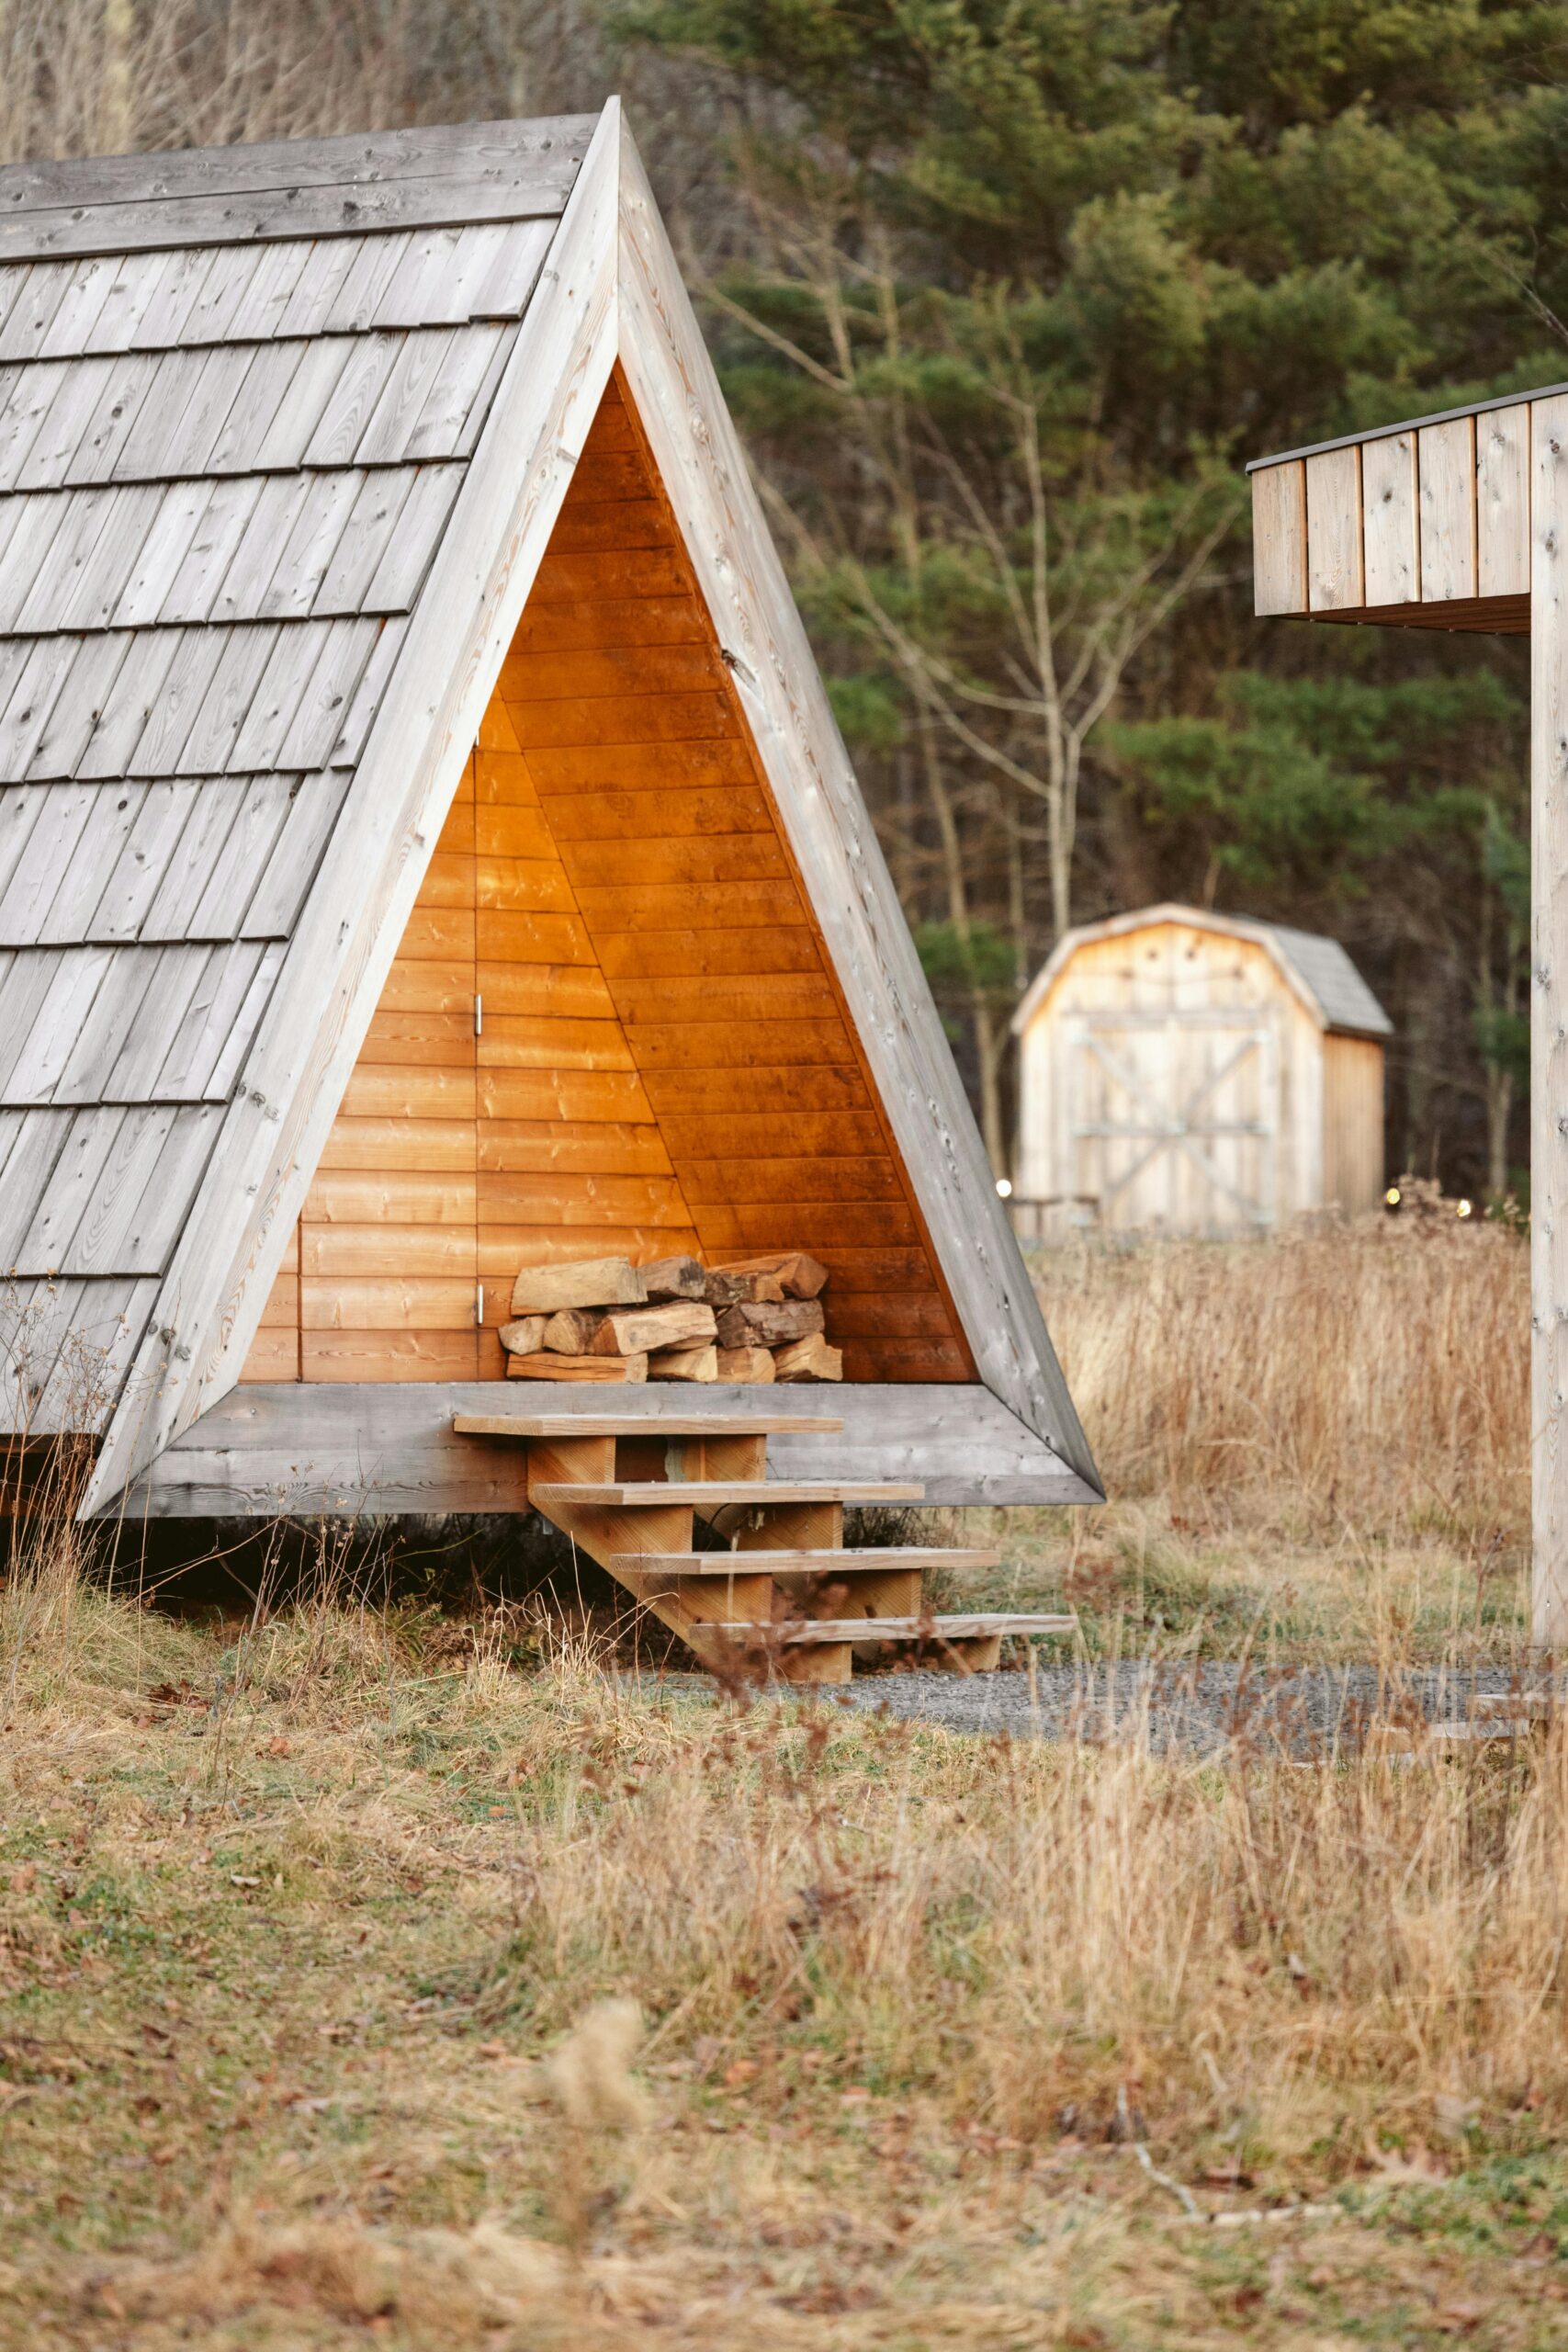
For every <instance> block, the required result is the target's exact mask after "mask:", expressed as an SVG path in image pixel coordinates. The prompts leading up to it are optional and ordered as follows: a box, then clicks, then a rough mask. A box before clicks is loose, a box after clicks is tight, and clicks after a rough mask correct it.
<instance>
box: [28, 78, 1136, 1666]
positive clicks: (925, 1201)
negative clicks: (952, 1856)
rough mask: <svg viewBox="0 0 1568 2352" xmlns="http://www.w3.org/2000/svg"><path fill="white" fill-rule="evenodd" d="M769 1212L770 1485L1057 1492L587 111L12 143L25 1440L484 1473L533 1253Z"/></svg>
mask: <svg viewBox="0 0 1568 2352" xmlns="http://www.w3.org/2000/svg"><path fill="white" fill-rule="evenodd" d="M802 1248H804V1249H807V1250H811V1251H813V1252H814V1253H815V1254H816V1255H817V1256H818V1258H820V1259H821V1261H823V1262H824V1263H825V1264H827V1265H828V1266H829V1271H830V1287H829V1292H828V1293H827V1302H828V1317H829V1329H828V1336H829V1339H830V1340H834V1341H835V1342H836V1343H837V1344H838V1345H840V1347H841V1348H842V1350H843V1352H844V1365H845V1374H846V1381H845V1385H844V1386H843V1387H841V1388H836V1389H834V1390H833V1391H832V1392H831V1397H832V1404H833V1419H831V1420H822V1419H817V1420H815V1421H813V1420H812V1419H811V1418H810V1417H809V1416H807V1417H805V1418H801V1417H799V1416H796V1417H795V1419H791V1418H790V1417H788V1416H784V1417H783V1418H782V1419H780V1417H777V1416H775V1417H774V1419H773V1433H774V1434H775V1435H776V1436H777V1438H778V1440H779V1444H778V1449H777V1454H778V1462H779V1465H780V1467H781V1469H782V1470H784V1472H785V1473H787V1474H788V1475H790V1476H794V1477H795V1478H797V1479H798V1478H801V1477H803V1476H811V1475H812V1474H813V1473H816V1472H819V1471H820V1469H821V1467H822V1466H823V1464H824V1461H825V1460H826V1459H828V1458H829V1457H830V1459H831V1463H832V1465H833V1467H834V1468H835V1470H837V1471H839V1472H840V1473H844V1472H849V1473H852V1474H853V1476H856V1477H858V1478H860V1479H862V1480H863V1479H866V1478H868V1477H869V1478H882V1479H886V1478H888V1477H894V1476H908V1473H909V1471H910V1470H911V1469H914V1470H916V1471H917V1472H918V1473H919V1476H921V1478H922V1480H923V1483H924V1487H925V1491H926V1495H927V1498H929V1499H933V1500H943V1501H952V1502H959V1503H962V1502H982V1501H1004V1500H1037V1501H1064V1502H1066V1501H1082V1500H1092V1499H1096V1498H1098V1496H1099V1492H1100V1489H1099V1485H1098V1481H1097V1478H1096V1476H1095V1471H1094V1465H1093V1463H1092V1460H1091V1458H1090V1456H1089V1450H1088V1448H1087V1446H1086V1444H1085V1442H1084V1439H1083V1435H1082V1432H1081V1430H1080V1429H1079V1427H1078V1423H1077V1418H1076V1416H1075V1414H1074V1411H1073V1408H1072V1405H1071V1402H1070V1400H1069V1398H1068V1397H1067V1393H1066V1387H1065V1385H1064V1384H1063V1381H1062V1378H1061V1374H1060V1373H1059V1371H1058V1369H1057V1366H1056V1363H1055V1357H1054V1355H1053V1352H1052V1350H1051V1345H1050V1341H1049V1339H1048V1337H1047V1335H1046V1331H1045V1328H1044V1325H1043V1321H1042V1318H1041V1315H1040V1311H1039V1308H1038V1306H1037V1304H1036V1301H1035V1297H1034V1294H1033V1291H1032V1286H1031V1283H1030V1282H1029V1279H1028V1277H1027V1274H1026V1273H1025V1271H1024V1269H1023V1266H1022V1263H1021V1260H1020V1257H1019V1254H1018V1250H1017V1248H1016V1245H1015V1243H1014V1241H1013V1238H1012V1235H1011V1232H1010V1227H1009V1226H1008V1224H1007V1221H1006V1217H1005V1215H1004V1213H1003V1211H1002V1209H1001V1206H1000V1204H999V1203H998V1200H997V1198H996V1194H995V1190H994V1186H993V1183H992V1180H991V1175H990V1171H989V1170H988V1168H987V1162H986V1159H985V1156H984V1153H983V1150H982V1148H981V1146H980V1143H979V1139H978V1137H977V1136H976V1131H975V1127H974V1123H973V1120H972V1117H971V1114H970V1112H969V1109H968V1106H967V1103H966V1102H965V1099H964V1092H963V1089H962V1085H961V1083H960V1081H959V1080H958V1077H957V1075H956V1072H955V1070H954V1069H953V1062H952V1058H951V1056H950V1054H949V1051H948V1048H947V1046H946V1043H945V1040H944V1038H943V1035H942V1025H941V1023H940V1021H939V1019H938V1017H937V1015H936V1013H935V1011H934V1008H933V1006H932V1004H931V998H930V994H929V991H928V989H927V988H926V985H925V982H924V979H923V977H922V975H921V972H920V969H919V963H918V960H917V958H916V956H915V954H914V951H913V947H912V944H911V943H910V940H909V937H908V931H907V928H906V926H905V923H904V921H903V917H902V915H901V912H900V910H899V907H898V904H897V898H896V896H895V894H894V892H893V889H892V887H891V884H890V882H889V878H888V876H887V873H886V867H885V865H884V864H883V860H882V858H881V855H880V854H879V851H878V849H877V845H876V842H875V838H874V833H873V831H872V828H871V825H870V823H869V821H868V820H867V816H866V813H865V809H864V807H863V802H862V800H861V797H860V793H859V790H858V787H857V785H856V782H855V779H854V776H853V775H852V770H851V767H850V763H849V760H848V757H847V755H846V753H845V751H844V748H843V745H842V742H841V741H840V737H839V735H838V732H837V730H836V729H835V726H834V724H833V720H832V718H831V715H830V712H829V705H828V701H827V697H826V695H825V693H824V690H823V687H822V684H821V681H820V679H819V677H818V673H817V670H816V666H815V663H814V662H813V660H812V656H811V653H810V650H809V648H808V645H807V639H806V636H805V633H804V630H803V629H802V627H801V624H800V621H799V618H798V616H797V614H796V612H795V606H794V604H793V602H792V600H791V597H790V594H789V592H788V588H787V585H786V582H785V580H784V573H783V571H782V568H781V566H780V564H779V561H778V558H777V555H776V553H775V551H774V549H773V546H772V544H771V541H770V539H769V537H768V533H767V530H766V527H765V525H764V523H763V521H762V517H761V510H760V506H759V503H758V501H757V499H756V496H755V494H754V492H753V491H752V488H751V486H750V481H749V479H748V476H747V472H746V467H745V462H744V458H743V456H742V453H741V450H740V447H739V443H738V441H737V438H736V435H735V432H734V429H733V427H732V424H731V423H730V420H729V418H728V414H727V413H726V410H725V406H724V402H723V400H722V397H721V395H720V392H719V390H718V386H717V382H716V378H715V376H714V373H713V370H712V368H711V366H710V365H709V362H708V359H707V357H706V355H705V351H704V348H703V345H702V341H701V337H700V334H699V332H698V329H697V326H696V322H695V320H694V316H693V313H692V310H691V307H690V304H689V302H688V300H687V297H686V295H685V293H684V290H683V288H682V285H681V280H680V275H679V271H678V268H677V266H676V263H675V260H674V257H673V254H672V253H671V246H670V243H669V241H668V238H667V236H666V233H665V232H664V229H663V227H662V224H661V223H660V219H659V215H658V212H657V210H656V209H655V206H654V204H653V201H652V198H651V196H650V194H649V188H648V185H647V181H646V179H645V177H644V175H643V171H642V167H641V164H640V163H639V161H638V159H637V153H636V151H635V148H634V146H633V144H632V142H631V140H630V138H629V136H628V134H627V132H626V129H625V127H624V124H623V122H622V119H621V115H620V110H619V107H618V106H617V105H616V104H615V103H614V102H612V103H611V104H610V105H609V106H607V107H605V108H604V112H603V113H602V114H600V115H598V116H596V117H587V118H571V119H555V120H549V121H540V122H530V123H492V124H487V125H479V126H470V127H464V128H457V129H450V130H414V131H407V132H396V133H389V134H378V135H376V136H372V137H366V138H357V139H344V140H333V141H321V142H310V143H307V144H302V145H297V146H296V145H288V146H280V147H268V148H238V149H231V150H216V151H211V152H197V153H188V154H178V155H160V156H152V157H141V158H134V157H131V158H117V159H110V160H101V161H88V162H85V163H62V164H28V165H23V166H17V167H15V168H12V169H9V170H7V171H6V172H4V173H0V1404H3V1406H4V1408H5V1412H4V1418H5V1419H6V1421H7V1423H8V1425H9V1426H10V1427H11V1428H12V1429H13V1430H16V1431H19V1432H22V1433H24V1434H25V1435H26V1436H27V1437H28V1439H41V1438H46V1437H48V1436H49V1435H50V1434H51V1432H56V1431H61V1430H87V1431H88V1432H89V1433H91V1434H92V1435H93V1437H94V1438H95V1439H96V1466H95V1469H94V1472H93V1476H92V1480H91V1484H90V1487H89V1488H88V1491H87V1494H86V1498H85V1505H84V1508H85V1510H88V1511H92V1512H101V1511H105V1510H120V1509H130V1510H150V1511H152V1512H176V1513H177V1512H185V1513H211V1512H216V1513H224V1512H231V1511H252V1512H265V1513H271V1512H274V1511H276V1510H279V1509H288V1510H296V1511H301V1512H316V1511H340V1512H349V1511H355V1510H376V1511H383V1512H393V1511H400V1510H512V1509H515V1508H517V1507H518V1506H519V1503H520V1501H521V1500H522V1499H523V1497H524V1493H525V1489H524V1487H522V1485H521V1484H520V1482H519V1478H518V1476H517V1474H516V1471H515V1469H514V1467H513V1462H514V1460H515V1456H508V1455H506V1454H505V1453H503V1452H502V1451H498V1450H497V1449H496V1448H495V1447H494V1446H493V1445H488V1446H487V1445H486V1444H484V1443H482V1442H476V1439H477V1438H482V1437H483V1435H484V1434H485V1430H486V1427H488V1419H493V1418H494V1417H495V1416H496V1415H497V1413H498V1411H499V1410H500V1406H499V1405H498V1397H500V1398H501V1400H502V1403H512V1404H515V1400H516V1393H517V1392H516V1389H515V1387H513V1389H511V1390H502V1391H498V1389H497V1387H496V1385H494V1384H495V1383H496V1382H497V1381H498V1380H499V1379H500V1378H501V1376H502V1372H503V1364H502V1351H501V1347H500V1344H499V1341H498V1339H497V1333H496V1327H497V1325H498V1324H500V1323H501V1322H502V1321H503V1320H504V1319H505V1317H506V1315H507V1313H508V1300H509V1296H510V1293H511V1288H512V1282H513V1276H514V1275H515V1274H516V1273H517V1272H518V1269H519V1267H520V1266H525V1265H540V1264H546V1263H550V1264H556V1263H559V1262H561V1261H570V1260H574V1259H581V1260H592V1259H602V1258H604V1256H605V1254H606V1253H607V1252H611V1251H619V1252H623V1253H625V1254H627V1255H629V1256H631V1257H634V1258H637V1259H648V1258H651V1257H654V1256H656V1255H658V1254H660V1253H661V1252H668V1251H674V1250H688V1251H691V1252H692V1253H694V1254H695V1255H697V1256H699V1257H701V1258H702V1259H704V1260H705V1261H706V1262H708V1263H709V1264H712V1263H714V1262H716V1261H720V1260H723V1259H724V1258H726V1257H729V1258H735V1257H739V1256H741V1255H745V1254H750V1253H753V1252H757V1251H762V1250H770V1249H802ZM751 1401H752V1402H753V1403H754V1402H755V1398H754V1397H752V1400H751ZM745 1402H746V1396H745V1393H740V1394H739V1395H738V1394H737V1392H735V1391H734V1390H727V1391H722V1392H717V1393H716V1392H715V1391H714V1390H713V1389H711V1388H710V1389H708V1390H706V1391H705V1396H704V1403H705V1406H707V1407H708V1408H711V1409H712V1411H714V1412H716V1413H719V1414H720V1415H721V1416H722V1413H723V1411H724V1409H725V1408H730V1409H731V1410H732V1411H733V1410H735V1409H739V1407H740V1406H742V1405H744V1404H745ZM528 1403H529V1405H530V1407H531V1408H537V1410H538V1412H539V1413H541V1414H543V1415H544V1416H545V1418H546V1419H547V1420H548V1419H551V1417H552V1416H553V1417H554V1418H555V1419H563V1418H564V1419H570V1417H571V1416H573V1415H584V1414H586V1415H588V1416H589V1417H590V1419H592V1418H593V1417H594V1416H595V1415H597V1416H598V1417H599V1419H601V1420H602V1419H603V1407H604V1392H603V1391H602V1390H597V1391H596V1390H592V1389H584V1388H581V1387H564V1386H558V1385H555V1384H552V1383H543V1384H541V1383H535V1384H533V1385H532V1386H531V1389H530V1393H529V1396H528ZM690 1406H691V1394H690V1392H689V1391H688V1392H685V1393H684V1394H682V1392H681V1391H680V1390H678V1389H661V1388H659V1387H657V1386H649V1387H643V1388H637V1389H627V1390H626V1392H625V1393H624V1395H623V1396H622V1397H621V1398H620V1399H619V1400H618V1402H617V1413H618V1414H619V1416H620V1418H621V1419H622V1420H623V1421H626V1420H628V1419H629V1421H630V1422H631V1423H632V1424H634V1425H643V1424H645V1425H646V1426H647V1427H648V1428H649V1430H657V1429H659V1427H660V1425H661V1424H663V1423H666V1422H671V1417H675V1418H676V1419H679V1417H680V1416H681V1415H682V1412H684V1413H685V1414H686V1415H687V1416H688V1417H689V1414H690ZM487 1417H488V1418H487ZM460 1423H462V1424H465V1426H462V1427H459V1426H458V1424H460ZM481 1425H482V1426H481ZM587 1425H588V1424H587V1422H585V1423H584V1427H585V1428H586V1427H587ZM712 1426H713V1427H714V1428H717V1426H718V1423H716V1422H715V1423H713V1424H712ZM749 1426H750V1425H749ZM697 1435H698V1437H700V1435H701V1432H700V1431H699V1432H698V1433H697ZM829 1439H830V1441H831V1442H829ZM594 1442H595V1443H597V1442H599V1441H598V1440H597V1439H595V1441H594ZM682 1442H684V1440H682ZM693 1442H696V1439H695V1438H694V1440H693ZM737 1442H739V1441H737ZM746 1442H747V1443H748V1444H750V1439H747V1441H746ZM585 1458H586V1457H585ZM595 1458H596V1459H597V1457H595ZM748 1459H750V1456H748ZM671 1475H673V1474H671ZM563 1491H564V1490H563ZM689 1516H690V1515H689V1513H688V1519H689ZM688 1540H689V1539H688ZM846 1656H847V1652H846Z"/></svg>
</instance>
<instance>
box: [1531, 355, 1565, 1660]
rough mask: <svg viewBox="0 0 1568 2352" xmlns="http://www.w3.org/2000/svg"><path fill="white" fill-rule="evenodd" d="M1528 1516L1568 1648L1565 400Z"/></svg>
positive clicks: (1537, 885)
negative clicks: (1567, 1441) (1565, 1138)
mask: <svg viewBox="0 0 1568 2352" xmlns="http://www.w3.org/2000/svg"><path fill="white" fill-rule="evenodd" d="M1530 459H1531V462H1530V492H1531V506H1532V510H1533V513H1532V520H1531V537H1530V554H1531V567H1530V568H1531V581H1530V1430H1531V1442H1530V1521H1531V1549H1532V1573H1531V1622H1532V1629H1533V1632H1534V1636H1535V1640H1536V1642H1537V1644H1538V1645H1540V1646H1541V1647H1543V1648H1547V1649H1551V1650H1554V1651H1556V1652H1557V1653H1558V1654H1559V1656H1561V1655H1562V1653H1563V1652H1564V1651H1565V1650H1568V1443H1565V1438H1568V1142H1565V1141H1564V1124H1565V1121H1568V395H1564V394H1562V393H1560V394H1558V396H1557V397H1556V398H1555V399H1552V400H1544V401H1534V402H1533V403H1532V405H1531V409H1530Z"/></svg>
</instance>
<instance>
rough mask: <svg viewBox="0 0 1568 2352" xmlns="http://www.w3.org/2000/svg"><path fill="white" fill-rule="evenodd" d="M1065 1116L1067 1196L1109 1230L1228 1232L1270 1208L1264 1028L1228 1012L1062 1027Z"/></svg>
mask: <svg viewBox="0 0 1568 2352" xmlns="http://www.w3.org/2000/svg"><path fill="white" fill-rule="evenodd" d="M1068 1071H1069V1080H1068V1090H1067V1091H1068V1105H1067V1108H1068V1116H1069V1120H1070V1123H1071V1132H1072V1139H1073V1158H1074V1162H1075V1164H1076V1167H1077V1182H1078V1187H1079V1189H1080V1190H1081V1191H1082V1192H1084V1193H1090V1194H1093V1195H1095V1196H1097V1198H1098V1201H1099V1204H1100V1205H1099V1216H1100V1223H1101V1225H1102V1226H1104V1227H1108V1228H1109V1229H1111V1230H1112V1231H1128V1230H1132V1229H1134V1228H1137V1227H1157V1228H1161V1229H1163V1230H1165V1231H1167V1232H1172V1233H1234V1232H1237V1231H1246V1230H1248V1229H1252V1228H1256V1227H1262V1226H1268V1225H1271V1224H1272V1223H1273V1222H1274V1217H1275V1204H1276V1201H1277V1199H1278V1179H1277V1166H1278V1157H1277V1155H1278V1140H1279V1137H1278V1129H1279V1075H1278V1073H1279V1053H1278V1042H1277V1039H1276V1036H1275V1031H1274V1024H1273V1023H1272V1021H1271V1020H1270V1019H1269V1017H1268V1016H1267V1015H1266V1014H1262V1013H1260V1012H1258V1009H1257V1008H1256V1007H1255V1006H1247V1007H1237V1008H1236V1009H1235V1011H1229V1010H1214V1011H1208V1010H1205V1011H1202V1012H1179V1013H1177V1012H1171V1013H1164V1012H1151V1013H1136V1012H1097V1013H1090V1014H1088V1015H1086V1016H1085V1017H1084V1018H1083V1019H1082V1020H1080V1021H1079V1022H1077V1023H1075V1024H1074V1030H1073V1035H1072V1037H1071V1040H1070V1045H1069V1052H1068Z"/></svg>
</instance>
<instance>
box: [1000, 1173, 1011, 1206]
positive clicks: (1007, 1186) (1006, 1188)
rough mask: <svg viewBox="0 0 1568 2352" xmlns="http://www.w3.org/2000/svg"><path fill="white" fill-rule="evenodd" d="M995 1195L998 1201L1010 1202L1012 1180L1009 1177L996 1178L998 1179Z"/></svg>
mask: <svg viewBox="0 0 1568 2352" xmlns="http://www.w3.org/2000/svg"><path fill="white" fill-rule="evenodd" d="M997 1195H998V1199H1000V1200H1004V1201H1010V1200H1011V1198H1012V1179H1011V1177H1010V1176H998V1178H997Z"/></svg>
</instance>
